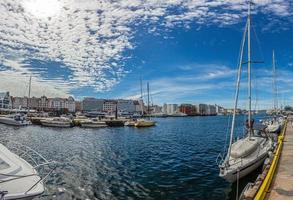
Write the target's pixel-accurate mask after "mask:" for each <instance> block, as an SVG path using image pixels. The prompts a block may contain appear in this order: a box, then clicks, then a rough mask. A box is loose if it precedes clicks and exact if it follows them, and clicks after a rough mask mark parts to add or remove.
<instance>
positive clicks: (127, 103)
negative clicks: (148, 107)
mask: <svg viewBox="0 0 293 200" xmlns="http://www.w3.org/2000/svg"><path fill="white" fill-rule="evenodd" d="M117 109H118V111H122V112H128V113H134V112H135V110H136V106H135V104H134V101H133V100H126V99H118V100H117Z"/></svg>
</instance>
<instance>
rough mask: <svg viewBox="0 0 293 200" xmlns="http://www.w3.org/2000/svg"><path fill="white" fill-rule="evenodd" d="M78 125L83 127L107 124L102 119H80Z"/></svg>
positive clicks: (101, 126) (96, 126) (105, 125)
mask: <svg viewBox="0 0 293 200" xmlns="http://www.w3.org/2000/svg"><path fill="white" fill-rule="evenodd" d="M80 126H81V127H83V128H104V127H107V126H108V125H107V124H106V122H104V121H94V120H83V121H80Z"/></svg>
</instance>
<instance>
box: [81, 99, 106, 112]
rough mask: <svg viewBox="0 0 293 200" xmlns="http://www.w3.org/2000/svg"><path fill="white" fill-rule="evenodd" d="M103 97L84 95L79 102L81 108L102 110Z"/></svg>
mask: <svg viewBox="0 0 293 200" xmlns="http://www.w3.org/2000/svg"><path fill="white" fill-rule="evenodd" d="M104 101H105V100H104V99H96V98H92V97H86V98H84V99H83V100H82V102H81V109H82V110H83V111H100V112H101V111H103V105H104Z"/></svg>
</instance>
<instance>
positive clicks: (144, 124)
mask: <svg viewBox="0 0 293 200" xmlns="http://www.w3.org/2000/svg"><path fill="white" fill-rule="evenodd" d="M155 125H156V122H155V121H152V120H150V119H138V120H137V121H136V123H135V124H134V126H135V127H138V128H140V127H151V126H155Z"/></svg>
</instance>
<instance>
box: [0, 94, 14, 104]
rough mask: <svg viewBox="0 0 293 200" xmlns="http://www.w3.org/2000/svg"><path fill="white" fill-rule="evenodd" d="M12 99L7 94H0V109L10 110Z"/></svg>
mask: <svg viewBox="0 0 293 200" xmlns="http://www.w3.org/2000/svg"><path fill="white" fill-rule="evenodd" d="M11 107H12V99H11V96H10V94H9V92H0V108H11Z"/></svg>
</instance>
